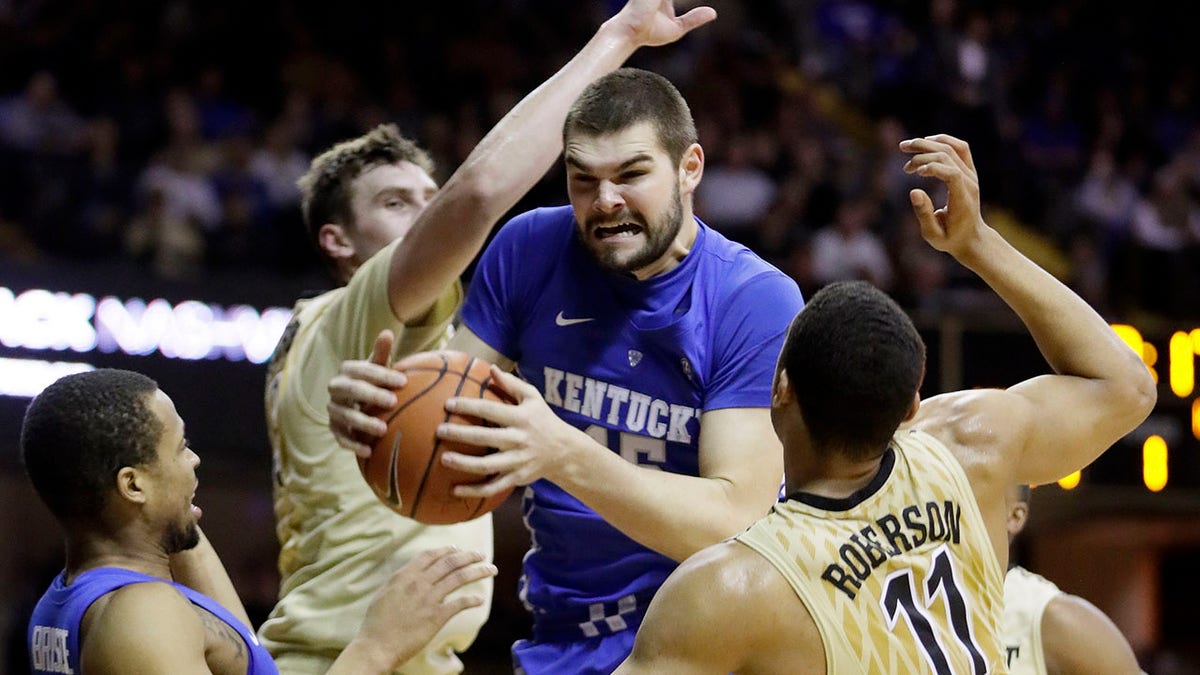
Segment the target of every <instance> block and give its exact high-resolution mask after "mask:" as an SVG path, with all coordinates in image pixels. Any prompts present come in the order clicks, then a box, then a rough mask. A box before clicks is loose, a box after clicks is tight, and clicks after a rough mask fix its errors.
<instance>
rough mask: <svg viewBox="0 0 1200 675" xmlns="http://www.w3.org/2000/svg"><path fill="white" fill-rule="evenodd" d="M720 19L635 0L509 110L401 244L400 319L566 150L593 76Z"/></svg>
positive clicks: (395, 275)
mask: <svg viewBox="0 0 1200 675" xmlns="http://www.w3.org/2000/svg"><path fill="white" fill-rule="evenodd" d="M714 18H716V12H715V11H714V10H712V9H711V8H709V7H697V8H695V9H692V10H690V11H688V12H687V13H685V14H683V15H681V16H676V15H675V8H674V3H673V2H672V1H671V0H629V2H628V3H627V4H626V5H625V7H624V8H622V9H621V11H620V12H618V13H617V14H616V15H615V16H614V17H612V18H611V19H609V20H608V21H606V22H604V24H603V25H601V26H600V28H599V30H597V31H596V34H595V35H594V36H593V37H592V39H591V40H590V41H588V43H587V44H586V45H585V46H584V47H583V49H582V50H580V52H579V53H578V54H577V55H576V56H575V58H573V59H571V60H570V61H569V62H568V63H567V64H566V65H565V66H563V68H562V69H561V70H559V71H558V72H557V73H556V74H555V75H554V76H552V77H551V78H550V79H549V80H547V81H546V82H545V83H543V84H542V85H541V86H540V87H538V88H537V89H535V90H534V91H533V92H532V93H530V94H529V95H528V96H526V97H525V98H524V99H523V100H522V101H521V102H520V103H518V104H517V105H516V106H515V107H514V108H513V109H512V110H511V111H509V113H508V114H507V115H505V116H504V119H502V120H500V122H499V123H498V124H497V125H496V126H495V127H494V128H493V129H492V130H491V132H489V133H488V134H487V136H485V137H484V138H483V140H482V141H480V142H479V145H477V146H476V147H475V149H474V151H472V152H471V154H470V156H468V157H467V159H466V161H464V162H463V164H462V166H460V167H459V168H458V170H457V171H455V172H454V175H453V176H451V177H450V179H449V180H448V181H446V185H445V186H444V187H443V188H442V190H441V191H440V192H439V193H438V194H437V196H436V197H435V198H434V199H433V201H431V202H430V203H429V205H428V206H427V207H426V208H425V210H424V211H423V212H422V213H421V215H420V217H419V218H418V219H417V222H416V223H415V224H414V226H413V228H412V230H411V231H410V232H409V233H408V235H407V236H406V237H405V239H404V242H403V243H402V244H401V245H400V246H398V247H397V248H396V250H395V253H394V254H393V256H392V263H391V270H390V272H389V275H388V296H389V298H390V300H391V304H392V310H393V312H394V313H395V314H396V317H397V318H399V319H401V320H409V319H412V318H414V317H416V316H419V315H420V314H422V313H423V312H424V311H425V310H426V309H428V307H429V305H430V303H432V302H433V301H434V299H435V298H437V296H438V294H439V293H440V292H441V291H442V290H443V289H444V288H445V287H446V286H447V285H448V284H450V283H452V282H453V281H454V280H455V279H457V278H458V276H459V275H460V274H462V272H463V270H465V269H466V268H467V265H468V264H470V262H471V260H472V259H473V258H474V257H475V254H476V253H478V252H479V249H480V248H481V247H482V246H483V243H484V241H485V240H486V239H487V234H488V232H489V231H490V230H491V228H492V225H494V224H495V223H496V221H497V220H499V218H500V217H501V216H502V215H504V213H505V212H507V211H508V210H509V209H510V208H512V207H513V206H514V205H515V204H516V203H517V201H518V200H519V199H520V198H521V196H522V195H524V194H525V192H526V191H528V190H529V188H531V187H533V185H534V184H535V183H537V181H538V180H539V179H541V177H542V176H543V175H545V173H546V171H547V170H549V168H550V166H551V164H552V163H553V162H554V160H555V158H556V157H557V156H558V154H559V152H561V150H562V134H561V131H562V125H563V120H564V119H566V114H567V110H568V109H569V108H570V106H571V104H572V103H573V102H574V100H575V98H576V97H577V96H578V95H579V94H580V92H582V91H583V89H584V88H585V87H586V86H587V85H588V84H590V83H591V82H592V80H594V79H596V78H597V77H599V76H601V75H604V74H605V73H608V72H610V71H612V70H615V69H617V68H618V67H620V66H621V64H622V63H624V62H625V60H626V59H627V58H629V56H630V55H632V54H633V52H634V51H636V50H637V49H638V48H639V47H651V46H657V45H663V44H668V43H671V42H674V41H676V40H678V39H679V38H681V37H683V36H684V35H686V34H687V33H688V32H689V31H691V30H692V29H693V28H696V27H697V26H701V25H703V24H705V23H708V22H709V21H711V20H713V19H714Z"/></svg>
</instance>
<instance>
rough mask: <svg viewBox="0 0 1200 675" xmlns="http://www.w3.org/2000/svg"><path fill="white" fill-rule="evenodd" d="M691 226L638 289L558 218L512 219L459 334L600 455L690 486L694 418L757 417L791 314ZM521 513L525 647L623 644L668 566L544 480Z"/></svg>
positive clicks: (759, 267) (761, 280)
mask: <svg viewBox="0 0 1200 675" xmlns="http://www.w3.org/2000/svg"><path fill="white" fill-rule="evenodd" d="M697 224H698V226H699V233H698V236H697V238H696V241H695V243H694V245H693V247H692V250H691V251H690V252H689V253H688V255H687V256H685V257H684V259H683V260H682V261H681V263H680V264H679V265H678V266H677V267H675V268H674V269H672V270H671V271H669V272H667V273H665V274H662V275H659V276H656V277H652V278H650V279H647V280H645V281H638V280H636V279H634V278H633V277H631V276H626V275H621V274H617V273H614V272H611V271H608V270H605V269H603V268H601V267H600V266H599V265H598V264H597V263H596V262H595V261H594V260H593V258H592V257H591V254H590V253H589V252H588V251H587V250H586V248H584V246H583V244H582V243H581V242H580V241H579V240H578V239H577V237H576V235H575V221H574V217H573V215H572V212H571V210H570V208H569V207H556V208H545V209H537V210H534V211H530V212H528V213H525V214H522V215H520V216H518V217H516V218H514V219H513V220H512V221H511V222H509V223H507V224H506V225H505V226H504V227H503V228H501V229H500V230H499V231H498V232H497V234H496V236H495V238H494V240H493V242H492V243H491V244H490V245H489V246H488V248H487V249H486V251H485V252H484V254H483V256H482V257H481V258H480V262H479V265H478V267H477V268H476V271H475V275H474V277H473V280H472V284H471V288H470V291H469V293H468V296H467V301H466V305H465V306H464V308H463V323H464V324H465V325H466V326H467V327H468V328H470V329H471V331H473V332H474V333H475V334H476V335H478V336H479V337H480V338H481V339H482V340H483V341H484V342H486V343H487V344H489V345H490V346H491V347H492V348H494V349H496V350H497V351H499V352H500V353H502V354H504V355H505V356H506V357H508V358H510V359H513V360H514V361H516V362H517V366H518V369H519V372H520V375H521V376H522V377H523V378H524V379H525V380H527V381H528V382H530V383H532V384H533V385H534V386H536V387H537V388H538V390H539V391H540V392H541V393H542V395H543V397H544V398H545V399H546V401H547V403H548V404H549V405H550V406H551V408H553V409H554V411H555V412H556V413H558V415H559V416H560V417H562V418H563V419H564V420H566V421H567V422H569V423H571V424H572V425H574V426H576V427H578V428H580V429H582V430H584V431H585V432H587V434H588V435H589V436H591V437H592V438H593V439H595V440H596V441H598V442H600V443H602V444H604V445H606V446H608V448H610V449H611V450H612V451H613V452H616V453H618V454H620V455H621V456H622V457H624V458H625V459H626V460H628V461H630V462H633V463H635V464H637V465H639V466H643V467H650V468H654V469H661V470H664V471H671V472H675V473H680V474H687V475H692V476H695V475H698V474H699V460H698V442H699V436H700V415H701V414H702V413H703V412H705V411H709V410H715V409H720V408H739V407H759V408H764V407H768V406H769V405H770V397H771V382H772V378H773V375H774V368H775V362H776V358H777V356H778V354H779V349H780V347H781V345H782V342H783V337H784V334H785V333H786V331H787V327H788V324H789V323H790V321H791V319H792V317H793V316H795V314H796V313H797V312H798V311H799V310H800V307H801V305H802V304H803V301H802V299H801V297H800V291H799V289H798V288H797V287H796V284H795V283H794V282H793V281H792V280H791V279H789V278H788V277H786V276H785V275H784V274H783V273H781V272H780V271H779V270H777V269H775V268H774V267H772V266H771V265H769V264H767V263H766V262H764V261H763V260H761V259H760V258H758V257H757V256H756V255H754V253H752V252H751V251H750V250H749V249H747V248H745V247H744V246H741V245H740V244H736V243H733V242H730V241H729V240H728V239H726V238H725V237H723V236H721V235H720V234H719V233H717V232H715V231H714V230H711V229H709V228H708V227H707V226H705V225H704V224H703V223H700V222H699V221H697ZM524 509H525V519H526V523H527V524H528V525H529V527H530V529H531V531H532V538H533V546H532V549H531V551H530V553H529V555H528V556H526V558H525V563H524V570H523V572H524V574H523V579H522V594H523V597H524V599H525V602H526V604H527V605H529V607H530V609H531V611H532V612H533V614H534V619H535V636H540V638H543V639H554V638H555V637H556V636H559V635H561V637H565V638H567V639H571V636H572V634H573V635H574V636H575V637H579V636H590V635H593V634H604V633H609V632H615V631H618V630H622V629H623V628H625V627H627V626H626V625H625V622H624V620H623V619H622V616H623V615H628V616H629V618H631V619H633V618H634V617H635V616H640V613H641V611H642V610H644V609H645V604H646V603H648V602H649V599H650V597H651V596H652V595H653V593H654V591H655V590H657V588H658V587H659V585H661V583H662V582H663V580H664V579H665V578H666V576H667V575H668V574H670V572H671V571H672V570H673V569H674V568H675V566H676V563H675V562H674V561H673V560H671V559H669V558H667V557H666V556H663V555H660V554H658V553H656V552H654V551H651V550H650V549H648V548H646V547H644V546H642V545H640V544H638V543H636V542H634V541H633V540H631V539H629V538H628V537H626V536H625V535H624V534H622V533H621V532H620V531H618V530H617V529H615V528H614V527H612V526H610V525H609V524H608V523H606V522H604V521H603V520H602V519H601V518H600V517H599V516H598V515H597V514H596V513H594V512H593V511H592V510H591V509H589V508H587V507H586V506H584V505H583V504H581V503H580V502H579V501H578V500H576V499H575V498H573V497H571V496H570V495H568V494H567V493H566V492H565V491H563V490H562V489H560V488H559V487H557V486H555V485H553V484H551V483H549V482H548V481H545V480H543V481H538V482H537V483H534V484H533V485H532V486H530V489H529V490H527V491H526V495H525V502H524ZM559 628H561V629H562V630H563V631H565V632H563V633H560V632H559V630H558V629H559Z"/></svg>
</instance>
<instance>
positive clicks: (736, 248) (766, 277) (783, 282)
mask: <svg viewBox="0 0 1200 675" xmlns="http://www.w3.org/2000/svg"><path fill="white" fill-rule="evenodd" d="M700 228H701V230H700V231H701V233H702V241H701V242H700V243H699V245H698V251H697V253H698V254H699V255H700V257H701V260H700V265H699V270H698V274H700V275H702V276H705V277H708V280H709V281H710V282H711V286H712V288H713V289H714V290H715V291H716V292H718V293H720V294H721V296H722V297H723V298H724V299H726V300H733V299H735V298H740V297H742V296H743V294H746V293H751V294H753V296H754V298H755V301H754V302H751V303H748V305H749V306H751V307H754V306H763V305H767V306H771V307H772V310H771V311H772V312H778V311H779V310H780V309H781V308H780V305H779V304H778V303H782V302H789V301H791V302H792V303H793V304H795V309H796V310H797V311H798V310H799V308H800V304H801V303H802V299H801V295H800V288H799V286H798V285H797V284H796V281H795V280H794V279H792V278H791V277H789V276H788V275H786V274H784V273H783V272H782V271H781V270H780V269H779V268H778V267H775V266H774V265H772V264H771V263H769V262H767V261H766V260H764V259H763V258H762V257H761V256H759V255H758V254H757V253H755V252H754V251H752V250H750V249H749V248H748V247H746V246H745V245H744V244H740V243H738V242H735V241H732V240H730V239H728V238H726V237H725V236H724V235H722V234H721V233H720V232H718V231H716V230H714V229H713V228H711V227H708V226H707V225H704V224H703V223H702V222H701V223H700ZM790 318H791V317H790V316H789V317H788V319H790Z"/></svg>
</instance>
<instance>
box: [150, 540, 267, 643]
mask: <svg viewBox="0 0 1200 675" xmlns="http://www.w3.org/2000/svg"><path fill="white" fill-rule="evenodd" d="M170 563H171V578H172V579H174V580H175V581H176V582H177V583H181V584H183V585H184V586H187V587H188V588H191V589H192V590H194V591H199V592H200V593H203V594H204V595H207V596H208V597H210V598H212V599H213V600H216V601H217V602H219V603H221V605H222V606H223V607H224V608H225V609H227V610H229V613H230V614H233V615H234V616H236V617H237V618H238V619H239V620H241V622H242V623H244V624H246V627H247V628H253V626H251V625H250V615H249V614H248V613H247V612H246V607H245V605H243V604H242V599H241V598H240V597H238V593H237V589H236V588H234V585H233V580H231V579H230V578H229V572H228V571H226V569H225V565H224V564H223V563H222V562H221V558H220V556H218V555H217V551H216V549H214V548H213V546H212V542H210V541H209V540H208V536H207V535H205V534H204V532H203V531H201V532H200V543H199V544H198V545H197V546H196V547H195V548H193V549H191V550H188V551H181V552H179V553H173V554H172V555H171V559H170Z"/></svg>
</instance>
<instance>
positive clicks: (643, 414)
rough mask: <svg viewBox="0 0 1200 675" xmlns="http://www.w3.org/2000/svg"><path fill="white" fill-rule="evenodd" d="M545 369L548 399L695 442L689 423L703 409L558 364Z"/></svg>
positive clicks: (631, 427)
mask: <svg viewBox="0 0 1200 675" xmlns="http://www.w3.org/2000/svg"><path fill="white" fill-rule="evenodd" d="M542 370H543V373H544V374H545V378H546V391H545V392H543V394H542V395H543V397H545V399H546V403H549V404H550V405H552V406H557V407H559V408H564V409H566V410H570V411H571V412H573V413H577V414H579V415H582V416H584V417H587V418H590V419H593V420H595V421H596V422H599V423H602V424H606V425H608V426H609V427H615V428H623V429H625V430H626V431H629V432H631V433H635V434H645V435H647V436H650V437H652V438H665V439H666V440H668V441H676V442H679V443H691V442H692V434H691V432H690V431H688V428H687V424H688V422H690V421H691V420H693V419H698V418H699V417H700V414H701V413H702V412H703V411H702V410H700V409H698V408H693V407H691V406H684V405H679V404H676V403H669V402H667V401H664V400H662V399H658V398H654V397H652V396H650V395H648V394H643V393H641V392H637V391H633V390H630V389H626V388H625V387H621V386H618V385H615V384H611V383H608V382H602V381H600V380H595V379H592V378H590V377H584V376H583V375H577V374H575V373H568V372H565V371H562V370H558V369H557V368H550V367H548V366H547V367H545V368H543V369H542ZM606 401H607V402H608V405H607V412H606V410H605V407H606V406H605V402H606Z"/></svg>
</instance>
